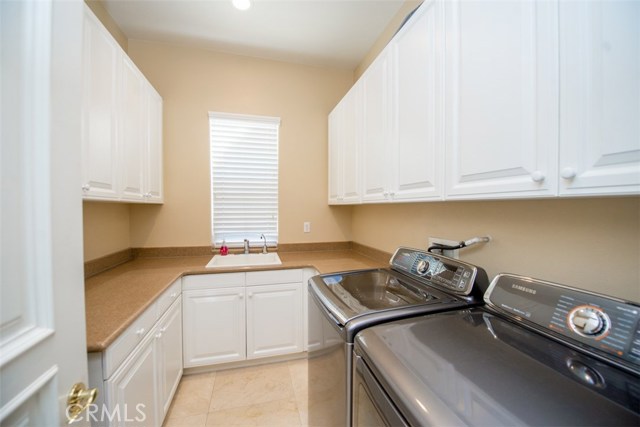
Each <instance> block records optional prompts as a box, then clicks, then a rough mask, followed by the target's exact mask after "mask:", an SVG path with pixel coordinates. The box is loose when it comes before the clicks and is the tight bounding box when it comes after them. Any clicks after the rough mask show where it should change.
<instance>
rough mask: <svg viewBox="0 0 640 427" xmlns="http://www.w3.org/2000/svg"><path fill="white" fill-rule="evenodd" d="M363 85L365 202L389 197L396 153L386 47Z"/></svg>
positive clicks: (363, 180) (363, 187)
mask: <svg viewBox="0 0 640 427" xmlns="http://www.w3.org/2000/svg"><path fill="white" fill-rule="evenodd" d="M360 84H361V86H362V100H363V108H362V115H363V116H362V122H363V123H362V124H363V126H362V147H361V162H360V164H361V165H362V201H363V202H375V201H384V200H388V199H389V198H390V197H391V193H392V192H393V189H392V184H391V179H392V176H393V172H392V170H391V169H392V167H393V166H394V165H393V163H392V162H391V161H390V158H391V156H392V155H393V153H394V148H395V147H393V146H392V144H391V129H390V126H391V123H390V122H391V120H390V114H389V113H390V105H389V55H388V49H385V50H384V51H383V52H382V54H380V56H378V57H377V58H376V60H375V61H374V62H373V63H372V64H371V66H370V67H369V68H368V69H367V71H366V73H365V74H364V75H363V76H362V79H361V81H360Z"/></svg>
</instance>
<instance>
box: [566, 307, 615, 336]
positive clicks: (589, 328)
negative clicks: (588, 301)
mask: <svg viewBox="0 0 640 427" xmlns="http://www.w3.org/2000/svg"><path fill="white" fill-rule="evenodd" d="M610 324H611V323H610V322H609V317H608V316H607V315H606V314H605V313H604V311H602V310H600V309H599V308H597V307H593V306H589V305H583V306H580V307H576V308H574V309H573V310H572V311H571V312H570V313H569V326H570V327H571V329H572V330H573V331H574V332H575V333H577V334H578V335H582V336H583V337H591V338H597V337H599V336H602V335H604V334H605V333H607V332H608V331H609V327H610Z"/></svg>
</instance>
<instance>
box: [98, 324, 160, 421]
mask: <svg viewBox="0 0 640 427" xmlns="http://www.w3.org/2000/svg"><path fill="white" fill-rule="evenodd" d="M155 354H156V353H155V352H154V346H153V335H149V336H148V337H147V339H145V341H144V342H143V343H142V344H141V345H140V346H139V347H138V350H136V351H135V352H134V353H132V355H131V356H130V357H129V358H128V359H127V360H126V361H125V363H124V364H123V365H122V366H121V367H120V368H119V369H118V370H117V371H116V373H115V374H114V375H113V377H112V378H111V379H109V380H108V381H107V382H106V383H107V397H106V399H107V400H108V402H107V406H108V408H109V413H110V414H114V420H113V422H112V423H110V425H111V426H155V425H158V422H157V413H156V409H157V406H156V402H157V400H156V399H157V395H156V393H157V389H158V384H157V382H156V375H155V367H156V358H155ZM116 408H117V409H116ZM116 411H117V412H116Z"/></svg>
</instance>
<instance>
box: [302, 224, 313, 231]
mask: <svg viewBox="0 0 640 427" xmlns="http://www.w3.org/2000/svg"><path fill="white" fill-rule="evenodd" d="M302 229H303V231H304V232H305V233H311V223H310V222H304V223H303V224H302Z"/></svg>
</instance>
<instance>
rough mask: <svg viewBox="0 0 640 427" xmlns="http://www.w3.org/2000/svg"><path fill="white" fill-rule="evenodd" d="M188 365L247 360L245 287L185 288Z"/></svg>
mask: <svg viewBox="0 0 640 427" xmlns="http://www.w3.org/2000/svg"><path fill="white" fill-rule="evenodd" d="M182 298H183V300H182V301H183V317H182V320H183V325H184V334H183V338H182V341H183V349H184V356H183V360H184V367H185V368H189V367H193V366H203V365H212V364H215V363H222V362H233V361H236V360H244V359H245V356H246V344H245V306H244V288H224V289H207V290H199V291H185V292H183V294H182Z"/></svg>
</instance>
